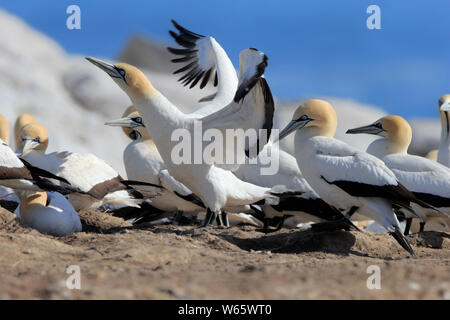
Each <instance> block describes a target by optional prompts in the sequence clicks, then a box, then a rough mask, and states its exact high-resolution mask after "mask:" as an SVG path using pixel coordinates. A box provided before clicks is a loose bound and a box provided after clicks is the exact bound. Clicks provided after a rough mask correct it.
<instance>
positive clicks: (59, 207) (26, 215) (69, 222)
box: [19, 192, 81, 237]
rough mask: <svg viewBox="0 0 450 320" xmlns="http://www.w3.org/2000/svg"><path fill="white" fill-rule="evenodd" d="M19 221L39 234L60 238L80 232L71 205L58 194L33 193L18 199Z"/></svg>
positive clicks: (77, 220) (75, 214)
mask: <svg viewBox="0 0 450 320" xmlns="http://www.w3.org/2000/svg"><path fill="white" fill-rule="evenodd" d="M19 210H20V221H21V222H22V223H23V224H25V225H27V226H29V227H31V228H33V229H37V230H38V231H39V232H41V233H47V234H50V235H52V236H56V237H62V236H66V235H69V234H72V233H75V232H80V231H81V222H80V218H79V217H78V214H77V213H76V212H75V210H74V209H73V207H72V206H71V204H70V203H69V202H68V201H67V199H66V198H64V196H63V195H61V194H60V193H58V192H34V193H32V194H24V195H23V196H21V197H20V205H19Z"/></svg>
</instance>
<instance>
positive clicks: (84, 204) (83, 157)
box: [20, 123, 152, 211]
mask: <svg viewBox="0 0 450 320" xmlns="http://www.w3.org/2000/svg"><path fill="white" fill-rule="evenodd" d="M20 137H21V141H22V142H23V151H22V157H23V159H25V160H27V161H28V162H29V163H31V164H33V165H35V166H39V167H42V168H43V169H45V170H47V171H49V172H52V173H54V174H55V175H58V176H60V177H63V178H64V179H66V180H67V181H69V182H70V184H71V185H72V186H73V187H75V188H77V189H79V190H81V191H82V193H72V194H71V195H69V196H68V199H69V201H70V203H71V204H72V206H73V207H74V209H75V210H76V211H79V210H82V209H86V208H98V207H99V206H101V205H103V204H114V205H126V206H134V207H138V206H139V203H141V202H142V201H144V196H143V194H142V193H141V192H138V191H136V190H135V189H133V188H131V187H129V186H127V185H126V184H125V183H124V182H123V179H122V177H121V176H120V175H119V173H118V172H117V171H116V170H114V169H113V168H112V167H111V166H109V165H108V164H107V163H106V162H105V161H103V160H101V159H99V158H97V157H96V156H95V155H93V154H81V153H75V152H68V151H65V152H53V153H45V151H46V149H47V146H48V133H47V130H46V129H45V128H44V127H43V126H42V125H41V124H39V123H29V124H27V125H25V126H24V127H23V128H22V130H21V133H20ZM147 196H148V197H151V196H152V195H151V194H150V193H149V194H147Z"/></svg>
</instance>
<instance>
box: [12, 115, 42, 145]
mask: <svg viewBox="0 0 450 320" xmlns="http://www.w3.org/2000/svg"><path fill="white" fill-rule="evenodd" d="M29 123H37V121H36V119H35V118H34V117H33V116H32V115H31V114H28V113H22V114H20V115H19V116H18V117H17V119H16V122H15V123H14V142H15V144H16V152H18V153H22V148H23V141H22V140H21V138H20V131H21V130H22V128H23V127H24V126H26V125H27V124H29Z"/></svg>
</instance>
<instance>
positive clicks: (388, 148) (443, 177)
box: [347, 115, 450, 234]
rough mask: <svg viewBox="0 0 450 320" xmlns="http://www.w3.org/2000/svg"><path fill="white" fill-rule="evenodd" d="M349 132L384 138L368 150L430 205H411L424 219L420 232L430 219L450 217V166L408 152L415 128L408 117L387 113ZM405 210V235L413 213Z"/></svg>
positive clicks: (403, 183)
mask: <svg viewBox="0 0 450 320" xmlns="http://www.w3.org/2000/svg"><path fill="white" fill-rule="evenodd" d="M347 133H351V134H360V133H368V134H373V135H377V136H380V137H382V139H378V140H375V141H374V142H372V143H371V144H370V145H369V146H368V148H367V152H368V153H370V154H372V155H374V156H376V157H378V158H380V159H381V160H383V162H384V163H385V164H386V166H387V167H388V168H389V169H391V170H392V172H394V174H395V176H396V177H397V179H398V180H399V181H400V183H401V184H402V185H404V186H405V187H406V188H407V189H408V190H410V191H411V192H412V193H413V194H414V196H415V197H416V198H417V199H419V200H421V201H423V202H424V203H426V204H427V206H426V207H423V206H421V205H420V204H417V203H413V204H412V207H413V209H414V212H415V214H417V215H418V216H419V217H420V218H421V220H422V221H423V222H422V224H421V231H423V228H424V225H425V222H426V221H427V220H428V219H430V218H441V217H442V218H447V219H448V218H449V217H450V169H449V168H448V167H445V166H443V165H441V164H440V163H437V162H435V161H432V160H429V159H426V158H423V157H419V156H414V155H410V154H408V152H407V151H408V147H409V145H410V143H411V140H412V129H411V126H410V125H409V124H408V122H407V121H406V120H405V119H403V118H402V117H400V116H395V115H391V116H386V117H383V118H381V119H378V120H376V121H375V122H373V123H372V124H370V125H367V126H363V127H359V128H354V129H349V130H348V131H347ZM429 205H431V206H433V207H434V208H437V209H439V211H437V210H435V209H433V208H430V207H429ZM404 213H405V216H407V225H406V229H405V234H408V233H409V228H410V226H411V222H412V218H413V216H412V215H410V214H408V212H404ZM449 222H450V220H449Z"/></svg>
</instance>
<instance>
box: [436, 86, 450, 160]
mask: <svg viewBox="0 0 450 320" xmlns="http://www.w3.org/2000/svg"><path fill="white" fill-rule="evenodd" d="M438 108H439V116H440V117H441V140H440V141H439V152H438V157H437V161H438V162H439V163H442V164H443V165H444V166H447V167H450V119H449V112H450V94H445V95H443V96H442V97H441V98H440V99H439V101H438Z"/></svg>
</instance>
